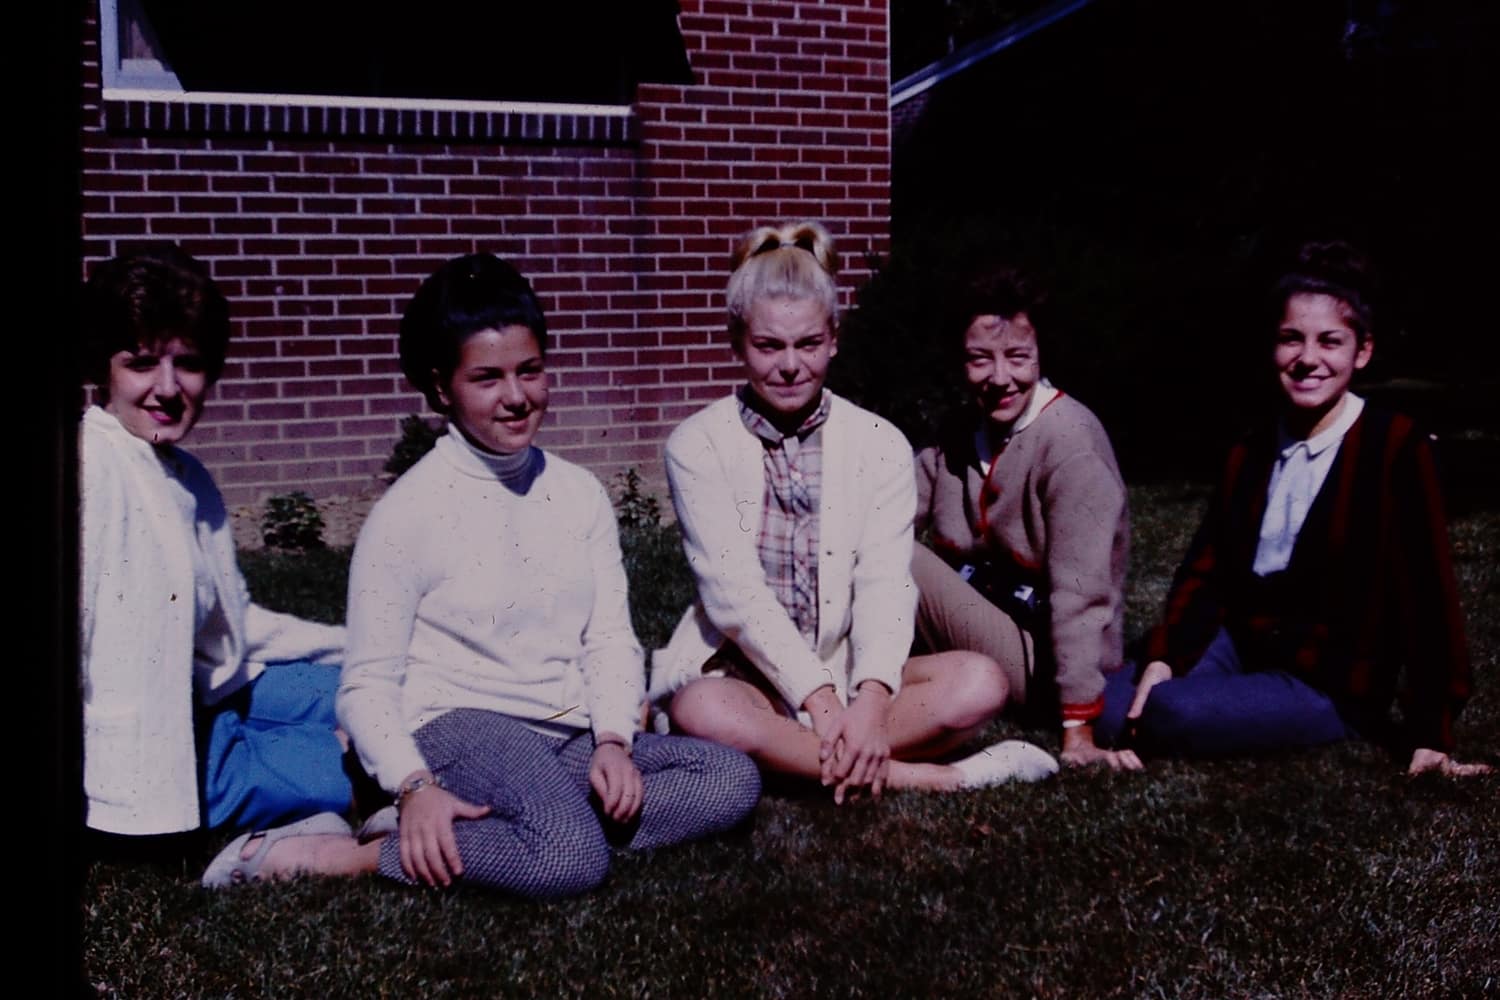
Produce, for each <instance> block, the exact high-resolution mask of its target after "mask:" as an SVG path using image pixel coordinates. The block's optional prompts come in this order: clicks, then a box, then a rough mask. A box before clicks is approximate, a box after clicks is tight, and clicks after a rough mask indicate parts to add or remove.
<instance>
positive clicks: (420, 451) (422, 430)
mask: <svg viewBox="0 0 1500 1000" xmlns="http://www.w3.org/2000/svg"><path fill="white" fill-rule="evenodd" d="M442 434H443V429H442V427H434V426H433V425H432V424H429V423H428V422H427V421H425V420H423V419H422V418H421V417H419V416H417V415H416V414H415V413H413V414H412V415H411V416H409V417H407V418H406V419H404V420H402V421H401V437H400V438H399V439H398V440H397V441H396V447H394V448H392V449H391V457H390V458H388V459H386V460H385V471H386V472H387V473H388V474H389V475H390V477H391V479H392V480H395V479H399V478H401V474H402V473H403V472H405V471H406V470H407V469H410V468H411V467H412V466H413V465H416V464H417V462H419V461H420V460H421V458H422V456H423V455H425V454H427V453H428V452H429V451H431V450H432V446H433V445H435V444H437V439H438V438H439V437H441V436H442Z"/></svg>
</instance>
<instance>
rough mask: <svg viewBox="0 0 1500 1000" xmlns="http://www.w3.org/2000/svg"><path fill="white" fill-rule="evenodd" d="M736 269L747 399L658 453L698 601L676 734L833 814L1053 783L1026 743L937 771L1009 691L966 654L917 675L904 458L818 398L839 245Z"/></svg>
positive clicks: (686, 429)
mask: <svg viewBox="0 0 1500 1000" xmlns="http://www.w3.org/2000/svg"><path fill="white" fill-rule="evenodd" d="M732 266H733V273H732V274H731V276H730V279H729V286H728V290H727V298H728V310H729V338H730V347H731V349H732V350H733V351H734V354H735V357H736V358H738V359H739V361H740V363H741V365H742V366H743V371H744V377H745V381H744V383H743V384H742V385H741V386H740V387H739V388H738V389H736V390H735V391H734V392H733V393H732V394H730V395H729V396H726V397H725V398H723V399H721V400H719V401H718V402H715V403H713V404H711V405H710V406H708V407H707V408H705V409H704V410H702V411H700V412H699V413H697V414H694V415H693V416H692V417H690V418H688V420H687V421H685V422H684V423H683V425H682V426H681V427H679V428H678V429H677V430H676V431H675V432H674V433H673V434H672V437H671V439H670V440H669V441H668V442H667V448H666V460H667V461H666V464H667V475H668V478H669V481H670V486H671V490H672V502H673V505H674V507H675V508H676V511H677V517H678V521H679V523H680V525H681V527H682V533H683V545H684V548H685V550H686V553H687V557H688V561H689V563H690V565H691V567H692V570H693V573H694V575H695V577H696V580H697V586H698V595H697V600H696V601H695V603H694V604H693V606H692V607H691V608H690V609H689V610H688V612H687V614H686V616H685V617H684V618H683V620H682V622H681V623H680V624H679V626H678V628H677V630H676V632H675V633H674V634H673V637H672V639H671V641H670V643H669V644H668V646H667V647H666V648H665V649H663V650H661V651H660V652H659V653H658V654H657V657H656V660H655V664H654V671H653V681H652V687H653V692H654V693H655V694H656V695H657V696H658V697H659V698H661V697H663V696H665V695H670V696H671V697H670V707H669V716H670V719H671V722H672V724H673V726H674V727H675V728H677V729H678V730H681V731H683V732H686V733H689V734H692V735H695V736H701V737H705V738H708V739H713V740H717V741H720V742H723V743H727V744H729V745H730V746H733V747H736V748H738V749H741V750H743V751H745V752H746V753H748V754H749V755H750V756H751V757H752V758H754V759H755V760H756V761H757V762H758V763H759V764H760V765H761V767H762V768H763V769H767V770H771V771H777V772H782V773H785V774H790V775H795V776H800V777H804V778H809V779H816V780H818V781H820V782H821V783H822V784H823V785H824V786H827V787H830V788H832V790H833V797H834V800H835V801H836V802H838V803H843V802H844V801H845V799H846V797H847V796H848V795H849V794H850V793H852V792H860V791H868V792H869V793H870V794H871V795H875V796H878V795H879V794H880V793H881V791H882V790H883V789H884V788H887V787H889V788H914V789H927V790H955V789H959V788H964V787H977V786H980V785H987V784H993V783H997V782H1001V781H1006V780H1011V779H1021V780H1036V779H1039V778H1042V777H1045V776H1047V775H1048V774H1051V773H1053V772H1054V771H1055V770H1056V762H1055V761H1053V759H1052V758H1051V757H1050V756H1049V755H1048V754H1046V753H1045V752H1044V751H1042V750H1041V749H1039V748H1037V747H1034V746H1032V745H1030V744H1027V743H1022V742H1019V741H1008V742H1006V743H1002V744H997V745H996V746H994V747H990V748H988V749H986V750H983V751H981V752H980V753H977V754H974V755H973V756H971V757H968V758H965V759H963V760H961V761H958V762H957V763H952V764H949V763H939V762H938V761H939V760H940V759H941V758H942V757H944V756H945V755H948V754H951V753H952V752H953V751H955V750H957V749H958V748H960V747H961V746H962V745H963V744H964V743H965V742H967V741H968V740H970V739H971V738H972V737H973V736H974V735H976V734H977V733H978V731H979V730H980V729H981V728H982V727H983V726H984V725H985V724H986V723H987V722H989V721H990V720H991V719H992V718H993V717H994V716H995V715H996V713H998V712H999V710H1000V708H1001V707H1002V706H1003V705H1004V704H1005V701H1006V695H1007V690H1006V682H1005V676H1004V673H1003V672H1002V671H1001V670H1000V668H999V666H998V665H997V664H996V663H995V662H994V661H992V660H990V659H989V658H987V657H985V656H982V655H978V654H974V653H967V652H947V653H942V654H939V655H936V656H924V657H916V658H908V654H909V651H910V647H911V641H912V627H913V611H914V608H915V605H916V590H915V588H914V587H913V585H912V579H911V572H910V562H911V553H912V517H913V512H914V509H915V502H916V498H915V489H914V486H913V471H912V455H911V448H910V446H909V445H908V444H907V442H906V440H905V438H904V437H903V436H902V435H901V434H900V432H899V431H897V430H896V429H895V428H894V427H892V426H890V425H889V424H887V423H886V422H885V421H883V420H881V419H880V418H879V417H877V416H876V415H875V414H873V413H870V412H868V411H865V410H862V409H860V408H859V407H857V406H855V405H853V404H852V403H850V402H848V401H847V400H844V399H841V398H839V397H838V396H835V395H834V394H833V393H831V392H829V391H828V390H826V389H825V388H824V381H825V379H826V377H827V375H828V366H829V362H830V361H832V359H833V357H834V355H835V354H836V353H837V352H838V289H837V285H836V282H835V272H836V267H837V264H836V256H835V252H834V248H833V241H832V239H831V238H830V236H829V234H828V232H827V231H826V230H825V229H824V228H823V227H822V226H820V225H818V224H817V223H813V222H802V223H795V224H789V225H783V226H778V227H769V226H768V227H762V228H760V229H757V230H755V231H753V232H751V233H750V234H748V235H747V236H746V237H745V238H744V239H743V240H742V241H741V243H740V245H739V247H738V249H737V250H736V251H735V253H734V256H733V260H732Z"/></svg>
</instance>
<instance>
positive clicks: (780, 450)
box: [738, 387, 830, 648]
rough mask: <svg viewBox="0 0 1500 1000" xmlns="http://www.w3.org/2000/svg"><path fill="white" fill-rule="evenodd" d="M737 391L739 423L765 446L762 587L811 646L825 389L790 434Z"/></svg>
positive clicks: (815, 625)
mask: <svg viewBox="0 0 1500 1000" xmlns="http://www.w3.org/2000/svg"><path fill="white" fill-rule="evenodd" d="M748 398H749V388H748V387H746V388H742V389H740V391H739V394H738V399H739V404H740V406H739V409H740V420H742V421H743V422H744V424H745V427H746V429H748V430H749V431H750V432H751V433H752V434H754V435H755V436H756V437H758V438H760V441H761V444H762V445H764V446H765V461H764V467H765V474H766V494H765V501H764V503H763V504H762V510H763V513H762V515H761V520H760V535H759V536H758V537H757V539H756V549H757V551H758V552H759V554H760V565H761V568H763V569H764V570H765V571H766V584H767V585H768V586H769V587H770V588H771V590H772V592H774V593H775V594H776V600H777V601H778V602H779V603H780V604H781V606H782V607H783V608H785V609H786V613H787V614H788V615H789V616H790V617H791V619H792V623H793V624H795V625H796V626H797V631H798V632H800V633H801V634H802V636H803V638H805V639H806V640H807V644H808V645H809V646H810V647H813V648H817V641H818V506H819V502H820V500H821V498H822V492H823V430H822V427H823V423H824V422H825V421H826V420H827V419H828V410H829V405H830V404H829V395H828V393H827V391H826V390H825V391H824V393H823V398H822V400H821V402H819V403H818V408H817V409H816V410H814V411H813V413H812V415H811V416H809V417H808V418H807V419H806V420H804V421H803V422H802V426H800V427H798V428H797V431H796V433H794V434H782V433H781V432H780V431H779V430H777V429H776V428H775V427H774V426H773V425H772V424H771V422H770V421H769V420H767V419H766V418H765V417H763V416H761V415H760V414H759V413H757V412H756V411H755V410H754V409H752V408H751V407H750V404H749V403H748V402H747V399H748Z"/></svg>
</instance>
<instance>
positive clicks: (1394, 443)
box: [1141, 406, 1470, 752]
mask: <svg viewBox="0 0 1500 1000" xmlns="http://www.w3.org/2000/svg"><path fill="white" fill-rule="evenodd" d="M1276 452H1277V448H1276V430H1275V426H1274V425H1268V426H1266V427H1263V428H1260V429H1259V430H1257V431H1255V432H1253V433H1252V434H1250V435H1249V436H1247V437H1246V438H1245V439H1244V440H1242V441H1241V442H1240V443H1239V444H1237V445H1236V446H1235V447H1234V448H1233V449H1231V451H1230V453H1229V460H1228V462H1227V463H1226V465H1225V469H1224V475H1223V478H1222V479H1221V481H1220V483H1219V485H1218V489H1217V490H1216V491H1215V493H1214V496H1213V499H1212V501H1211V502H1210V506H1209V509H1208V512H1207V514H1206V515H1205V517H1204V520H1203V523H1202V525H1200V526H1199V529H1198V533H1197V535H1196V536H1195V537H1194V539H1193V543H1192V546H1191V547H1190V548H1189V550H1188V554H1187V558H1186V559H1185V560H1184V561H1183V563H1182V565H1181V566H1180V567H1179V568H1178V570H1177V575H1176V577H1175V578H1174V580H1173V583H1172V590H1171V593H1170V594H1169V595H1168V597H1167V604H1166V610H1165V613H1164V614H1163V618H1162V623H1161V624H1160V625H1158V626H1157V627H1156V628H1155V629H1153V630H1152V631H1151V632H1150V633H1148V635H1147V636H1146V638H1145V650H1144V651H1145V656H1144V657H1143V658H1142V660H1141V662H1142V663H1148V662H1150V661H1152V660H1163V661H1165V662H1166V663H1168V664H1169V665H1170V666H1171V667H1172V669H1173V671H1174V673H1176V674H1177V675H1181V674H1184V673H1186V672H1187V671H1188V670H1189V669H1191V668H1192V666H1193V665H1194V664H1195V663H1196V662H1197V661H1198V659H1199V657H1200V656H1201V655H1202V653H1203V651H1204V649H1205V648H1206V647H1207V646H1208V644H1209V642H1210V641H1211V640H1212V639H1213V637H1214V635H1215V634H1216V633H1217V631H1218V629H1219V628H1220V627H1224V628H1227V629H1228V630H1229V633H1230V635H1231V637H1232V638H1233V639H1234V641H1235V643H1236V647H1237V648H1238V649H1239V650H1240V651H1241V654H1242V655H1243V656H1245V657H1246V659H1247V662H1248V663H1249V665H1251V666H1252V668H1254V667H1259V668H1266V669H1282V670H1287V671H1290V672H1292V673H1295V674H1297V675H1299V676H1301V677H1302V678H1303V679H1304V680H1306V681H1307V682H1308V683H1310V684H1312V685H1313V686H1315V687H1317V688H1319V689H1321V690H1323V691H1326V692H1327V693H1329V694H1330V695H1332V696H1333V697H1335V698H1336V699H1339V700H1341V701H1342V702H1344V703H1345V704H1346V705H1348V706H1349V707H1350V708H1351V709H1352V710H1353V711H1354V712H1355V714H1356V717H1357V719H1359V720H1360V721H1361V722H1363V723H1364V724H1365V725H1364V726H1363V727H1362V728H1366V727H1368V728H1377V729H1378V728H1383V727H1386V726H1387V725H1388V720H1389V714H1390V706H1391V703H1392V701H1393V700H1395V699H1397V698H1399V699H1400V701H1401V705H1402V719H1403V726H1404V729H1405V734H1404V735H1405V739H1404V741H1403V742H1405V743H1406V744H1407V746H1408V748H1413V747H1427V748H1430V749H1434V750H1441V751H1444V752H1447V751H1449V750H1451V749H1452V746H1453V732H1452V727H1453V720H1454V718H1455V717H1456V716H1457V714H1458V712H1459V710H1460V709H1461V708H1462V706H1463V704H1464V702H1465V701H1466V700H1467V699H1468V696H1469V689H1470V669H1469V656H1468V650H1467V646H1466V643H1465V640H1464V624H1463V613H1462V611H1461V610H1460V608H1459V603H1458V589H1457V584H1456V583H1455V580H1454V576H1453V565H1452V555H1451V550H1450V546H1449V541H1448V530H1447V522H1446V520H1445V518H1444V513H1443V502H1442V496H1441V490H1440V488H1439V484H1438V474H1437V468H1436V464H1435V461H1434V456H1433V450H1432V443H1431V438H1430V437H1429V436H1428V435H1427V434H1425V433H1423V432H1421V431H1420V430H1418V429H1417V428H1416V426H1415V425H1414V424H1413V423H1412V421H1411V419H1410V418H1408V417H1405V416H1401V415H1399V414H1392V413H1385V412H1381V411H1379V410H1377V409H1375V408H1373V407H1369V406H1367V407H1366V408H1365V410H1364V412H1363V413H1362V414H1361V415H1360V418H1359V419H1358V420H1357V421H1356V422H1355V424H1354V426H1353V427H1351V428H1350V429H1349V433H1348V434H1347V435H1345V437H1344V441H1343V444H1342V445H1341V446H1340V448H1339V453H1338V456H1337V458H1335V460H1334V464H1333V467H1332V469H1330V471H1329V473H1328V478H1327V480H1326V481H1325V482H1324V484H1323V487H1322V489H1321V490H1320V491H1319V492H1318V496H1317V498H1316V499H1315V500H1314V501H1313V505H1312V507H1311V509H1310V510H1309V511H1308V515H1307V520H1306V522H1305V523H1304V524H1303V527H1302V530H1301V532H1300V533H1299V534H1298V536H1297V543H1296V547H1295V548H1294V550H1293V552H1292V558H1291V563H1290V564H1289V565H1288V567H1287V569H1286V570H1285V571H1284V572H1283V573H1281V574H1276V575H1275V576H1274V577H1272V578H1267V579H1261V578H1257V577H1256V576H1255V574H1254V573H1253V572H1252V571H1251V566H1252V564H1253V561H1254V559H1255V549H1256V545H1257V543H1258V540H1259V535H1260V522H1261V516H1262V514H1263V513H1264V510H1265V503H1266V493H1267V490H1268V488H1269V484H1270V478H1271V467H1272V465H1273V463H1274V462H1275V459H1276ZM1372 735H1373V733H1372Z"/></svg>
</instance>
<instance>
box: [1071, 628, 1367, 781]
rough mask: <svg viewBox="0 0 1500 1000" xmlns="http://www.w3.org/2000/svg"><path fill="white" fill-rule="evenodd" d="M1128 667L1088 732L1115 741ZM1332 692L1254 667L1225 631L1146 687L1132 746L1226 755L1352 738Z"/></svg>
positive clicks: (1126, 700) (1120, 730)
mask: <svg viewBox="0 0 1500 1000" xmlns="http://www.w3.org/2000/svg"><path fill="white" fill-rule="evenodd" d="M1133 675H1134V671H1133V670H1130V669H1128V668H1127V669H1125V670H1121V671H1119V672H1118V673H1116V674H1114V675H1112V676H1111V677H1109V678H1108V681H1107V683H1106V685H1105V690H1104V714H1103V715H1102V716H1100V717H1099V718H1098V719H1097V720H1095V724H1094V736H1095V739H1096V740H1097V741H1098V742H1099V743H1100V744H1101V745H1102V746H1114V745H1117V744H1118V743H1119V742H1120V740H1121V739H1122V737H1123V736H1124V732H1125V729H1126V719H1125V713H1126V712H1127V711H1129V709H1130V703H1131V701H1132V700H1133V699H1134V697H1135V685H1134V684H1133V683H1132V681H1131V678H1132V677H1133ZM1358 738H1359V733H1358V732H1357V731H1355V729H1354V728H1353V727H1352V726H1351V725H1350V724H1349V723H1348V722H1347V721H1346V720H1345V718H1344V716H1343V715H1342V714H1341V713H1340V712H1339V708H1338V705H1337V704H1336V703H1335V702H1334V700H1333V699H1332V698H1330V697H1329V696H1328V695H1326V694H1324V693H1323V692H1322V691H1319V690H1318V689H1317V688H1315V687H1313V686H1311V685H1310V684H1308V683H1306V682H1305V681H1303V680H1301V679H1300V678H1298V677H1295V676H1293V675H1292V674H1290V673H1288V672H1286V671H1284V670H1253V669H1250V668H1249V667H1247V666H1246V665H1245V664H1244V663H1243V662H1242V661H1241V659H1240V655H1239V651H1238V650H1237V649H1235V646H1234V641H1233V640H1232V639H1230V637H1229V633H1228V632H1226V631H1225V630H1223V629H1220V630H1219V633H1218V635H1216V636H1214V639H1213V641H1212V642H1211V643H1209V645H1208V648H1207V649H1206V650H1204V651H1203V656H1202V658H1200V659H1199V660H1198V662H1197V663H1196V664H1194V666H1193V668H1192V669H1191V670H1189V671H1188V672H1187V674H1186V676H1183V677H1178V678H1174V679H1172V680H1168V681H1163V682H1162V683H1161V684H1158V685H1157V686H1156V687H1154V688H1152V690H1151V695H1150V697H1149V698H1147V699H1146V707H1145V709H1144V711H1142V713H1141V717H1140V719H1139V720H1138V722H1137V724H1136V738H1135V742H1134V746H1135V747H1136V748H1137V749H1139V750H1141V751H1143V752H1145V753H1150V754H1153V755H1157V756H1165V757H1229V756H1236V755H1240V754H1254V753H1263V752H1266V751H1272V750H1282V749H1288V748H1293V747H1308V746H1317V745H1320V744H1324V743H1336V742H1338V741H1340V740H1347V739H1358Z"/></svg>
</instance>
